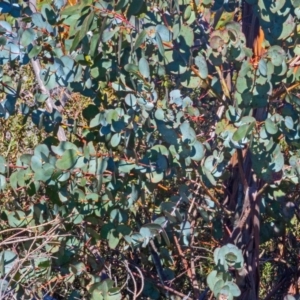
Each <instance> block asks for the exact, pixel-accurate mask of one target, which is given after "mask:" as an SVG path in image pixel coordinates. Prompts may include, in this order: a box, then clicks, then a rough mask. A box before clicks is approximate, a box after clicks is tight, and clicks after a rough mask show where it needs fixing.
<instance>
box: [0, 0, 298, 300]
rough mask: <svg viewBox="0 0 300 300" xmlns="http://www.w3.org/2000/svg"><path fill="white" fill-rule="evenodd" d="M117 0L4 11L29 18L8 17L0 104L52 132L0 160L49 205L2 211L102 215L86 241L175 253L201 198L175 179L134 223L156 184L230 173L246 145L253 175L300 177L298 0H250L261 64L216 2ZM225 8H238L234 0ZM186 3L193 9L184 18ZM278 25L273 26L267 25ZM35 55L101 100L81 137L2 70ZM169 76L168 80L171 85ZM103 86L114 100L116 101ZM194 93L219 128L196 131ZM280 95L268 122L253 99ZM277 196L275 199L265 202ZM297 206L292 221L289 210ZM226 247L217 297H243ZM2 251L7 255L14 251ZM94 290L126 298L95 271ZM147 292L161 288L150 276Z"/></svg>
mask: <svg viewBox="0 0 300 300" xmlns="http://www.w3.org/2000/svg"><path fill="white" fill-rule="evenodd" d="M115 2H116V1H102V0H98V1H92V0H85V1H80V2H79V3H78V4H76V5H75V6H65V5H64V1H59V0H56V1H54V3H53V5H50V4H45V5H43V6H42V9H41V11H37V12H32V11H31V10H30V9H29V7H28V6H27V5H26V3H25V2H24V3H22V4H11V2H8V1H7V2H1V3H0V11H1V12H2V13H6V14H8V15H10V16H12V17H13V18H14V19H13V22H15V21H18V22H20V21H22V25H21V27H20V28H18V29H16V27H15V26H12V24H11V22H9V21H0V44H1V49H0V64H1V73H0V80H1V84H2V91H3V92H4V93H5V95H6V98H5V99H4V100H2V101H1V102H0V117H1V118H5V119H7V118H9V117H10V116H13V115H14V114H16V113H18V112H21V113H22V114H23V115H24V116H25V117H26V118H27V117H28V116H30V118H29V119H28V120H31V121H32V122H33V123H34V124H35V125H36V126H37V127H38V128H40V129H43V130H45V131H46V132H47V133H49V134H53V136H52V137H51V138H49V139H47V140H45V142H44V143H43V144H40V145H38V146H37V147H36V148H35V149H34V152H33V154H23V155H22V156H21V157H19V158H18V161H17V164H16V166H17V168H15V169H14V170H13V171H12V170H10V169H9V168H8V162H7V161H6V158H5V157H4V156H0V191H1V192H4V191H6V190H7V189H10V190H11V191H12V192H13V193H15V194H16V195H21V194H23V193H24V194H26V195H29V196H30V197H33V196H34V195H36V194H39V193H42V194H45V195H47V197H48V198H49V201H50V204H49V203H48V202H47V200H41V201H40V202H39V204H33V205H30V206H29V207H28V210H27V211H22V210H14V209H10V208H9V207H7V209H6V210H5V211H3V212H2V214H3V215H4V216H5V217H6V219H7V221H8V223H9V225H10V226H11V227H26V226H28V225H29V224H30V225H38V224H42V223H43V222H46V221H49V220H51V219H53V216H54V215H57V214H58V215H60V217H62V218H64V219H65V220H67V222H70V223H73V224H75V225H77V224H81V223H82V222H83V221H87V222H90V223H91V224H97V222H99V221H98V220H99V219H100V220H101V231H100V232H96V231H95V230H93V228H92V227H89V230H88V232H87V233H86V239H89V238H92V239H94V240H100V239H102V240H107V241H108V245H109V247H110V248H112V249H115V248H117V247H124V248H125V249H127V248H128V247H131V248H133V249H135V248H140V247H146V246H147V245H148V243H149V241H150V240H153V239H155V241H156V242H157V243H159V244H160V245H162V246H161V249H165V251H166V252H168V251H167V250H166V249H167V248H168V247H169V246H170V236H171V232H172V230H174V229H176V230H175V232H177V233H178V236H179V237H180V238H181V242H182V243H183V244H184V245H186V246H188V245H189V243H190V225H191V224H190V222H189V221H188V220H186V219H185V218H186V217H185V214H186V213H187V211H185V210H184V209H182V208H181V205H182V204H188V203H189V201H190V200H191V199H192V191H191V190H190V189H189V187H188V186H187V185H182V186H181V187H180V188H179V193H178V195H173V196H171V197H170V199H167V200H166V201H162V200H159V201H158V203H156V204H157V206H156V207H155V214H154V215H153V219H152V220H148V221H147V222H145V224H142V223H139V222H140V221H137V222H136V224H134V225H132V223H131V222H130V218H132V214H136V213H137V211H138V209H137V207H138V205H141V204H139V201H144V200H143V199H144V198H145V196H149V195H150V194H152V193H153V192H154V191H155V189H156V188H157V185H158V184H160V183H164V182H168V180H176V179H178V178H183V177H184V178H187V179H193V178H195V177H196V176H198V177H200V178H201V180H202V181H203V182H204V183H205V184H206V185H207V186H208V187H209V188H213V187H214V186H217V185H218V184H219V183H222V182H223V180H224V179H225V178H226V177H227V175H228V173H227V166H228V163H229V161H230V158H231V157H232V155H233V154H234V153H235V151H236V150H237V149H245V148H246V147H248V148H249V149H250V152H251V160H252V168H253V170H254V172H255V174H256V175H257V177H258V178H262V179H263V180H264V181H266V182H268V183H269V184H270V185H271V189H273V188H276V186H275V183H276V184H277V183H278V184H279V182H280V181H292V182H293V183H294V184H298V182H299V176H300V158H299V157H300V154H299V152H298V151H294V150H293V149H294V148H293V147H298V146H299V143H300V133H299V132H300V125H299V117H298V111H299V105H300V101H299V98H298V96H297V95H296V94H294V93H293V91H291V92H288V93H284V92H283V93H281V94H280V95H279V96H278V97H275V98H274V95H276V91H277V90H278V89H279V88H280V87H281V84H284V85H290V84H293V83H295V82H296V81H298V80H299V76H300V71H299V70H300V69H298V70H297V69H296V68H295V67H294V66H291V65H290V64H289V63H290V60H291V58H293V57H294V56H295V54H297V55H299V49H298V48H297V47H288V46H289V45H294V44H295V41H296V40H297V38H298V35H299V33H295V34H294V35H292V33H293V32H294V29H295V26H296V25H297V24H298V21H299V15H300V14H299V8H298V5H299V4H297V3H296V2H297V1H292V2H290V1H275V2H274V3H275V4H272V5H268V3H269V1H258V3H256V2H257V1H247V2H251V4H255V6H254V11H255V13H256V14H257V16H258V17H259V19H260V22H261V23H260V24H261V26H262V28H263V30H264V32H265V36H266V45H265V46H266V47H267V51H266V53H264V54H263V55H262V56H261V57H259V58H258V59H257V64H256V65H255V64H253V63H251V62H250V59H251V57H252V50H251V49H249V48H247V47H246V37H245V35H244V34H243V33H242V28H241V25H240V24H239V23H238V22H235V21H233V20H230V21H228V22H227V23H224V24H223V26H221V27H220V25H218V26H217V27H215V28H214V24H215V23H216V21H218V20H215V19H214V17H212V19H211V20H208V21H209V22H206V21H207V19H206V17H207V16H208V15H209V14H208V12H209V11H211V10H212V11H213V10H215V9H216V8H217V7H212V6H211V1H203V4H204V5H202V6H201V5H200V4H199V2H200V1H195V3H196V4H197V5H198V4H199V6H200V7H201V13H198V12H197V11H196V10H195V8H193V7H192V6H191V5H190V4H189V3H188V1H174V3H173V5H171V6H172V7H171V8H170V7H169V4H168V3H169V1H158V2H159V4H155V3H154V2H156V1H154V2H153V3H152V2H149V3H148V1H142V0H132V1H118V2H117V3H116V4H115ZM219 2H220V1H216V4H215V5H216V6H217V5H219V4H220V3H219ZM227 5H228V4H227ZM220 7H222V4H221V5H220ZM218 8H219V7H218ZM224 8H225V10H226V9H227V10H231V7H230V6H228V7H227V6H226V7H225V6H224ZM170 9H172V13H170ZM179 10H180V11H181V12H184V13H181V14H179ZM208 23H210V24H208ZM275 23H276V24H275ZM218 24H220V23H218ZM275 25H276V26H275ZM219 27H220V28H219ZM269 27H272V28H274V30H270V31H268V30H267V28H269ZM283 40H284V41H285V42H286V45H285V46H283V45H282V41H283ZM30 60H40V61H41V62H42V63H41V65H42V69H41V72H40V78H41V79H42V81H43V83H44V85H45V87H46V88H47V89H48V90H49V92H50V93H51V91H52V90H53V89H55V88H60V87H63V88H67V89H68V90H69V91H70V92H72V93H75V92H79V93H81V94H82V95H84V96H88V97H90V98H91V99H92V100H93V101H94V104H93V105H91V106H90V107H89V108H87V109H85V110H84V111H83V116H84V118H85V119H86V122H87V124H88V126H86V128H85V129H84V131H83V132H82V133H83V138H84V143H73V142H70V141H61V142H59V141H58V139H57V138H56V135H57V131H58V129H59V128H61V129H62V127H60V126H61V122H62V120H63V115H62V113H61V112H58V111H57V110H53V111H52V112H48V111H47V110H45V109H44V102H45V101H46V100H47V96H46V95H42V94H39V93H37V94H36V95H35V100H36V102H35V105H34V107H33V108H32V107H29V106H28V105H27V104H26V103H24V102H22V101H21V100H20V99H19V94H18V93H19V91H20V84H21V83H20V82H19V83H16V82H14V81H13V78H10V77H9V76H7V75H4V74H3V66H4V65H5V64H13V63H16V64H20V65H24V64H28V63H30ZM220 67H221V68H222V70H226V69H229V68H231V67H233V68H234V70H235V75H236V76H235V78H234V76H232V77H233V78H232V82H233V86H232V88H231V89H229V92H228V90H227V89H228V87H227V89H226V88H225V87H224V82H225V81H224V78H220V75H219V73H218V72H220V71H222V70H221V69H220ZM167 76H170V78H171V81H172V84H171V85H168V84H165V85H164V84H162V82H164V78H165V77H167ZM107 89H110V90H111V91H112V93H113V99H107V95H106V94H105V93H104V91H105V90H107ZM197 89H198V90H200V92H204V93H205V95H206V96H204V97H205V99H206V100H207V101H218V102H217V103H219V106H221V105H224V114H222V115H221V116H216V114H215V111H213V112H212V113H213V117H212V119H211V117H209V116H208V113H209V112H207V111H205V110H204V117H206V118H207V121H209V122H211V124H216V128H215V130H214V129H212V131H211V132H203V131H201V130H199V128H198V127H197V122H195V120H198V118H199V117H200V115H201V113H202V111H203V109H202V110H200V109H199V107H201V105H199V103H198V102H197V100H196V98H193V96H191V95H192V92H193V91H194V90H197ZM193 95H194V94H193ZM282 95H285V98H284V99H282ZM278 99H279V100H281V101H284V103H283V104H282V108H281V113H280V114H278V113H273V112H272V111H271V110H270V111H269V113H268V114H267V115H266V116H264V118H263V119H262V120H256V119H255V118H254V117H253V114H252V112H253V109H259V108H264V107H266V106H268V105H273V102H272V101H274V100H276V101H277V100H278ZM200 111H201V112H200ZM76 122H77V121H76V120H75V119H74V120H70V124H72V125H70V126H69V127H68V131H69V133H70V134H78V133H79V129H78V127H77V125H78V124H77V123H76ZM206 139H208V140H212V142H210V143H208V142H205V140H206ZM283 143H286V144H287V146H289V147H291V149H292V150H291V153H290V158H289V162H287V161H286V160H285V157H284V154H283V147H282V145H283ZM116 154H117V155H116ZM6 174H8V175H9V176H8V178H7V179H8V180H6V178H5V176H6ZM278 174H279V175H278ZM276 175H277V177H276ZM278 178H279V179H278ZM270 194H272V192H270ZM275 198H276V197H275ZM273 199H274V198H273V196H269V195H268V196H266V199H265V200H266V202H263V203H267V202H268V201H272V200H273ZM154 201H155V199H154ZM204 201H205V203H206V204H207V205H206V207H209V209H204V208H203V207H202V206H201V207H200V208H199V213H200V214H201V217H202V218H203V219H204V221H205V222H210V221H213V222H216V223H215V224H221V222H220V221H219V220H217V218H218V217H217V216H216V215H215V213H214V212H211V211H213V210H216V209H217V207H216V202H215V200H214V199H212V198H211V196H210V195H207V196H205V198H204ZM142 205H143V204H142ZM41 212H43V213H41ZM289 213H290V214H289V216H290V218H291V217H292V215H293V210H289ZM270 226H271V225H270ZM271 227H272V226H271ZM271 227H270V228H271ZM216 228H219V227H216ZM272 228H274V226H273V227H272ZM216 231H217V229H216ZM219 231H220V232H221V229H220V230H219ZM161 237H162V238H163V239H161ZM64 242H65V244H66V245H73V246H74V247H78V248H81V247H82V241H81V240H79V239H77V238H75V237H72V238H71V237H67V238H64ZM164 247H166V248H164ZM228 247H229V248H230V249H229V248H228ZM224 249H225V250H224ZM228 249H229V250H228ZM56 251H58V249H56ZM72 251H73V250H68V251H64V254H63V257H61V258H60V260H63V261H64V263H69V264H70V268H69V269H68V270H64V272H67V273H68V272H72V274H74V276H79V275H80V272H81V269H82V268H84V267H83V266H82V265H81V264H80V262H76V263H74V262H73V261H72V257H73V255H74V253H72ZM162 251H163V250H162ZM218 251H219V252H218V254H217V253H216V252H215V262H216V264H217V265H218V268H221V269H222V268H223V269H222V270H221V271H220V269H216V270H214V271H213V272H212V273H211V274H210V275H209V277H208V285H209V287H210V288H211V289H212V290H213V292H214V294H215V296H218V295H219V294H224V295H227V296H228V297H229V298H228V299H233V297H235V296H238V295H239V293H240V291H239V289H238V287H237V286H236V284H235V283H234V282H233V279H232V278H231V277H230V278H229V277H228V278H226V280H225V279H224V278H223V277H222V276H221V275H220V272H223V271H224V274H227V275H226V276H229V275H228V274H229V273H226V271H227V270H228V268H229V267H232V268H235V269H239V268H242V267H243V257H242V255H241V253H240V252H239V250H237V249H236V248H234V246H232V245H227V246H224V247H222V248H221V249H218ZM54 252H55V251H54ZM223 252H224V253H223ZM55 253H56V252H55ZM3 255H4V256H5V255H10V253H8V252H7V251H5V252H3ZM230 255H231V256H230ZM165 256H166V254H165ZM216 256H217V257H218V258H216ZM229 256H230V257H229ZM228 257H229V258H228ZM233 257H234V258H233ZM58 260H59V259H58ZM37 263H38V264H43V263H44V264H45V262H43V261H38V262H37ZM48 263H49V266H50V265H51V263H50V262H48ZM60 263H61V262H60V261H56V264H57V265H60ZM219 264H220V265H221V266H219ZM164 266H165V267H166V268H167V266H168V264H167V263H166V264H165V265H164ZM43 271H45V272H46V271H47V268H45V269H43ZM31 275H32V274H31ZM32 276H33V275H32ZM91 276H92V275H91ZM93 276H94V275H93ZM224 276H225V275H224ZM219 277H220V278H219ZM221 277H222V278H221ZM216 278H219V281H218V282H217V283H216ZM72 280H73V279H72ZM93 280H94V279H93ZM216 286H217V287H216ZM88 289H89V292H90V293H91V295H92V297H93V298H92V299H102V298H99V297H103V299H119V298H120V295H121V294H120V291H119V290H115V289H116V288H115V287H114V282H113V281H111V280H108V279H107V280H103V281H101V282H97V281H96V280H94V281H93V283H92V284H91V286H89V287H88ZM103 291H105V293H104V292H103ZM109 291H111V293H110V292H109ZM103 293H104V294H103ZM100 294H101V295H102V296H100ZM144 294H145V296H149V297H152V298H153V299H158V298H159V297H160V296H159V293H158V291H157V290H156V289H155V287H154V286H153V285H152V284H151V283H149V282H148V283H146V284H145V289H144ZM116 295H117V296H116ZM114 296H115V298H114ZM118 297H119V298H118Z"/></svg>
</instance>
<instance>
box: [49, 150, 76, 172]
mask: <svg viewBox="0 0 300 300" xmlns="http://www.w3.org/2000/svg"><path fill="white" fill-rule="evenodd" d="M77 159H78V152H77V151H76V150H74V149H69V150H66V151H65V152H64V154H63V156H62V157H61V158H60V159H58V160H57V161H56V163H55V166H56V167H57V168H58V169H60V170H68V169H71V168H72V167H73V166H74V165H75V164H76V161H77Z"/></svg>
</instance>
